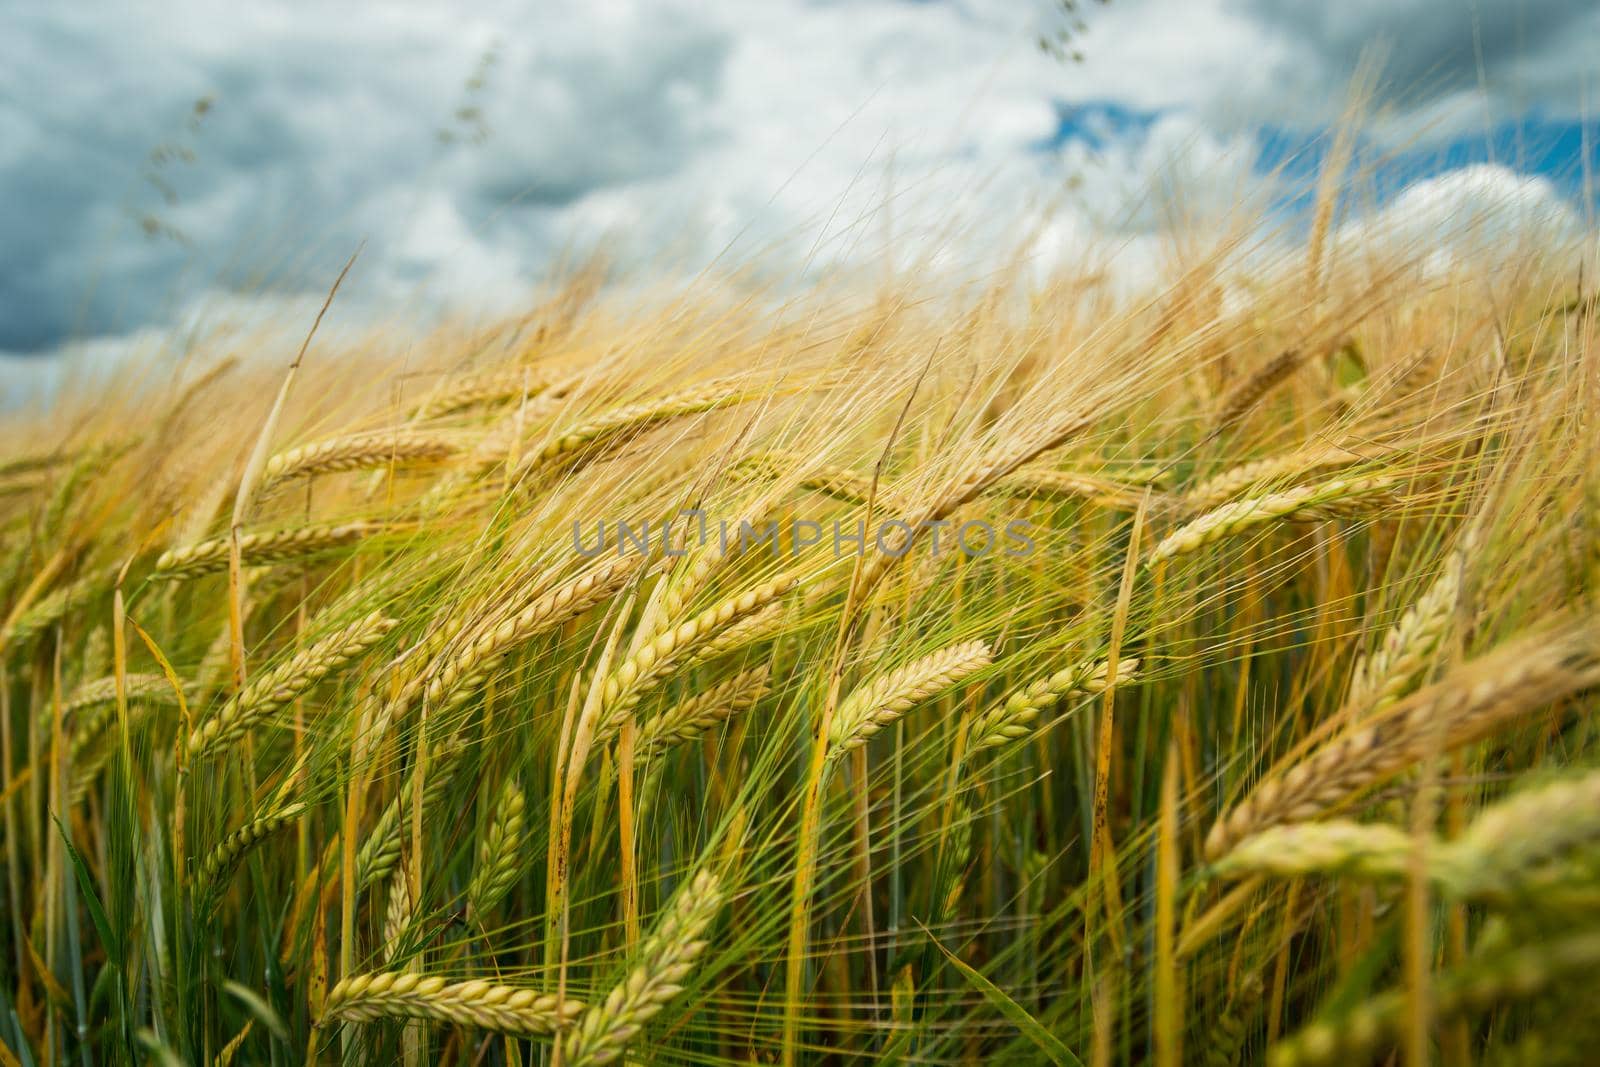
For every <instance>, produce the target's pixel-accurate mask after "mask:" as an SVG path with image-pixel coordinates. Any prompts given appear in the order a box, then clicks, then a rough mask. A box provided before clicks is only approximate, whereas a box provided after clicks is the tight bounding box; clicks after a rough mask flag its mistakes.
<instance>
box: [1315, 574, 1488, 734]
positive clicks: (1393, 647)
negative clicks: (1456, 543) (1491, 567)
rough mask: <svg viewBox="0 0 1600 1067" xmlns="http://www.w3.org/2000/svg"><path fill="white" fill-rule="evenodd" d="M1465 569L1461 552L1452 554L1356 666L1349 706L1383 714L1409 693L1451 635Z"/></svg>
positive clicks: (1347, 700) (1348, 701) (1352, 678)
mask: <svg viewBox="0 0 1600 1067" xmlns="http://www.w3.org/2000/svg"><path fill="white" fill-rule="evenodd" d="M1465 565H1466V560H1465V556H1464V555H1463V554H1462V553H1459V552H1457V553H1452V555H1451V557H1450V560H1449V561H1448V562H1447V563H1446V564H1445V568H1444V570H1443V571H1442V572H1441V573H1440V574H1439V576H1438V577H1437V578H1435V579H1434V581H1433V584H1432V585H1430V586H1429V587H1428V590H1427V592H1425V593H1423V594H1422V596H1421V597H1420V598H1419V599H1418V600H1417V602H1416V603H1415V604H1413V605H1411V607H1409V608H1407V609H1406V613H1405V614H1404V615H1402V616H1401V617H1400V621H1399V622H1397V623H1395V624H1394V626H1393V627H1392V628H1390V630H1389V632H1388V633H1386V634H1384V636H1383V644H1382V645H1380V646H1379V647H1378V648H1377V649H1376V650H1375V651H1374V652H1373V653H1372V655H1370V656H1367V657H1364V658H1363V659H1361V660H1359V661H1357V663H1356V665H1355V669H1354V670H1353V671H1352V672H1351V676H1350V690H1349V693H1348V695H1347V696H1346V697H1345V702H1346V703H1349V704H1367V705H1370V706H1371V708H1372V709H1373V710H1374V711H1379V710H1382V709H1383V708H1386V707H1388V706H1389V705H1391V704H1393V703H1394V702H1395V701H1397V700H1399V699H1400V698H1401V697H1403V696H1405V695H1406V694H1407V693H1408V692H1410V691H1411V689H1412V688H1413V686H1414V684H1415V682H1416V681H1417V679H1418V678H1419V677H1421V675H1422V673H1423V672H1424V671H1426V670H1427V669H1428V666H1429V665H1430V663H1431V662H1432V660H1433V655H1434V653H1435V652H1436V651H1437V650H1438V648H1439V646H1440V644H1441V643H1442V642H1443V641H1444V637H1445V634H1446V633H1448V632H1449V629H1450V622H1451V620H1452V619H1453V618H1454V617H1455V610H1456V597H1457V595H1458V594H1459V592H1460V590H1461V577H1462V571H1463V570H1464V568H1465Z"/></svg>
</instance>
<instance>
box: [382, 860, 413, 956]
mask: <svg viewBox="0 0 1600 1067" xmlns="http://www.w3.org/2000/svg"><path fill="white" fill-rule="evenodd" d="M415 912H416V901H414V900H412V899H411V878H410V876H409V875H408V874H407V873H406V871H405V870H404V869H402V870H401V871H399V872H398V873H397V874H396V875H395V876H394V877H393V878H391V879H389V899H388V900H387V901H385V902H384V906H383V965H384V966H385V967H392V966H393V965H394V960H395V956H397V955H398V954H399V952H400V948H401V943H402V942H403V941H404V940H405V936H406V931H407V930H409V929H410V928H411V917H412V915H413V914H414V913H415Z"/></svg>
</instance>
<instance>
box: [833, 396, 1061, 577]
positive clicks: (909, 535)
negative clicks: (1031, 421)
mask: <svg viewBox="0 0 1600 1067" xmlns="http://www.w3.org/2000/svg"><path fill="white" fill-rule="evenodd" d="M1092 422H1093V420H1092V419H1090V418H1089V417H1088V416H1086V415H1083V414H1081V413H1079V412H1068V413H1066V414H1064V415H1061V416H1059V417H1057V418H1056V419H1055V421H1054V422H1052V423H1050V424H1049V425H1048V426H1047V427H1046V428H1045V429H1044V430H1043V431H1042V432H1040V433H1036V434H1033V435H1030V436H1026V437H1023V438H1022V439H1021V440H1020V441H1018V442H1016V443H1014V444H1007V445H1001V446H997V447H995V448H992V449H990V451H989V452H988V453H986V454H985V455H984V456H983V457H982V458H981V459H980V460H979V461H978V462H976V463H973V464H972V465H970V466H968V467H965V468H963V469H962V470H961V471H959V472H958V473H957V475H956V477H955V478H954V479H952V480H951V481H950V483H949V484H948V485H946V486H945V488H944V489H943V490H942V491H941V492H940V493H939V494H938V495H936V496H935V497H933V498H932V500H930V501H929V502H928V503H927V504H926V505H924V506H923V507H922V508H921V509H919V510H917V511H914V512H908V513H907V514H906V516H905V517H904V518H903V519H902V520H901V525H899V526H896V527H895V528H894V531H893V536H892V537H891V538H890V539H889V543H887V544H883V545H880V546H879V547H880V548H881V549H882V551H880V552H875V553H873V554H871V555H869V556H868V557H867V558H866V559H865V560H864V561H863V563H862V565H861V567H860V568H859V570H858V571H857V574H856V577H855V581H854V588H855V593H856V597H855V599H856V602H857V603H862V602H864V601H865V600H866V598H867V596H868V594H870V593H871V592H872V590H873V589H875V588H876V587H877V585H878V583H879V582H881V581H882V580H883V578H884V576H885V575H886V574H888V573H889V571H890V570H891V569H892V568H893V567H894V566H895V564H896V563H897V562H898V561H899V560H901V559H903V558H904V557H905V556H906V555H907V553H909V551H910V549H911V546H912V544H913V542H914V541H915V540H916V539H917V537H919V536H920V535H921V533H922V531H923V530H925V529H928V528H929V526H930V524H932V523H935V522H938V521H939V520H941V519H945V518H949V516H950V514H951V513H952V512H954V511H955V510H956V509H957V508H960V507H962V506H963V505H965V504H968V503H971V502H972V501H973V500H976V499H977V498H978V497H980V496H982V495H983V494H984V493H985V492H987V491H988V490H989V489H990V488H991V487H992V486H993V485H994V484H995V483H996V482H998V481H1000V479H1002V478H1004V477H1005V476H1006V475H1008V474H1011V473H1012V472H1013V471H1015V470H1017V469H1018V468H1019V467H1021V466H1022V465H1023V464H1025V463H1029V462H1031V461H1033V460H1035V459H1038V458H1039V457H1040V456H1041V455H1043V454H1044V453H1046V452H1048V451H1050V450H1051V449H1054V448H1058V447H1060V446H1061V445H1062V444H1064V443H1065V442H1066V441H1067V440H1069V439H1070V438H1072V437H1074V436H1076V435H1077V434H1080V433H1082V432H1083V431H1084V430H1086V429H1087V428H1088V427H1089V426H1090V425H1092ZM884 525H885V526H888V525H889V524H888V523H885V524H884Z"/></svg>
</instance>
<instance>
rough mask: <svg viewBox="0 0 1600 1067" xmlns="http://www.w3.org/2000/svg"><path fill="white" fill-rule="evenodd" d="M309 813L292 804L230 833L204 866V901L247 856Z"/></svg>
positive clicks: (201, 890) (200, 884)
mask: <svg viewBox="0 0 1600 1067" xmlns="http://www.w3.org/2000/svg"><path fill="white" fill-rule="evenodd" d="M305 810H306V806H305V805H304V804H290V805H289V806H288V807H286V808H283V809H282V810H280V811H276V812H273V813H272V814H271V815H264V816H262V817H261V818H259V819H255V820H253V821H251V822H247V823H245V824H244V825H243V826H241V827H239V829H237V830H235V831H234V832H233V833H231V834H229V835H228V836H227V837H226V838H225V839H224V840H223V841H222V843H221V844H219V845H217V847H216V848H214V849H212V850H211V852H210V853H209V854H208V855H207V856H206V858H205V859H204V860H203V861H201V863H200V872H199V886H200V896H201V897H202V898H204V897H205V896H207V895H208V894H210V893H212V892H216V891H220V890H221V889H222V886H223V883H224V882H225V881H226V880H227V878H228V876H229V875H230V874H232V873H233V870H234V868H235V867H237V866H238V865H239V864H240V862H242V861H243V860H244V857H245V854H246V853H248V852H249V851H250V850H251V849H253V848H255V847H256V846H257V845H259V844H260V843H261V842H262V841H264V840H266V838H268V837H270V836H271V835H273V834H275V833H277V832H278V831H279V830H283V829H286V828H287V827H289V826H291V825H293V824H294V822H295V820H297V819H298V818H300V816H301V815H302V814H304V812H305Z"/></svg>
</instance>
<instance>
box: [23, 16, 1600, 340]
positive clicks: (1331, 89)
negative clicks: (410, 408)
mask: <svg viewBox="0 0 1600 1067" xmlns="http://www.w3.org/2000/svg"><path fill="white" fill-rule="evenodd" d="M1058 11H1059V8H1058V5H1055V4H1053V3H1051V2H1050V0H938V2H933V3H908V2H905V0H853V2H851V3H837V2H832V3H825V2H810V0H762V2H760V3H752V2H750V0H591V2H589V3H586V4H571V3H566V2H564V0H479V2H476V3H474V4H471V5H450V4H437V3H432V2H423V0H349V2H346V3H341V4H337V5H326V4H310V3H300V2H296V0H276V2H264V3H254V4H247V5H228V6H224V5H217V4H214V3H210V2H203V0H169V2H167V3H164V4H163V5H161V6H160V7H159V8H158V9H151V8H144V9H142V10H137V11H136V10H133V9H132V8H131V7H128V8H124V7H122V6H116V5H95V6H93V7H90V6H89V5H75V4H55V5H47V4H32V5H28V4H24V5H12V6H10V7H9V8H8V9H7V11H6V12H5V14H3V15H0V23H3V25H0V52H3V53H4V54H3V56H0V204H4V205H5V210H4V211H0V351H11V352H41V351H45V350H49V349H52V348H54V347H55V346H58V345H59V344H61V343H62V342H63V341H65V340H67V339H69V338H82V337H95V336H107V335H119V334H123V333H127V332H129V331H132V330H135V329H137V328H139V327H141V326H145V325H149V324H162V323H169V322H175V321H180V320H183V319H185V318H193V316H194V314H195V309H196V308H204V307H206V306H208V305H210V304H216V303H222V304H227V303H228V302H229V301H231V300H235V298H250V299H253V298H262V299H263V300H265V301H269V302H270V301H272V300H275V299H277V298H279V297H288V298H291V299H292V298H297V297H301V296H304V295H305V294H314V293H320V292H321V291H322V290H323V288H324V287H325V286H326V285H327V284H328V281H329V279H330V278H331V277H332V275H333V274H334V273H335V271H336V270H337V269H338V266H339V265H340V264H341V263H342V262H343V261H344V259H345V258H346V257H347V256H348V255H349V253H350V251H351V250H352V249H353V248H354V247H355V246H356V245H357V244H358V243H360V242H363V241H365V242H366V252H365V253H364V254H363V256H362V259H361V263H360V265H359V267H358V269H357V272H356V274H355V276H354V277H353V279H352V284H351V286H350V287H349V288H348V289H347V290H346V292H345V295H344V297H342V298H341V303H344V304H355V305H357V306H360V305H361V304H362V302H365V306H368V307H371V308H374V309H378V310H386V309H392V308H404V309H407V310H408V311H410V310H416V309H419V308H443V307H463V308H468V309H473V308H482V309H493V308H496V307H504V306H507V305H509V304H512V303H514V302H515V301H517V300H518V299H521V298H523V296H524V294H525V292H526V290H527V287H528V286H530V285H531V284H533V283H534V282H535V281H536V280H538V279H539V278H540V277H541V275H542V274H543V273H544V272H545V271H547V270H548V269H549V265H550V264H551V263H552V262H553V261H555V260H556V259H558V258H559V257H560V256H562V255H563V254H564V253H566V252H567V251H569V250H572V249H577V250H580V251H581V250H582V249H584V248H586V247H588V246H591V245H593V244H594V243H595V242H597V241H601V240H604V241H606V242H607V243H608V246H609V247H610V248H612V249H613V251H614V253H615V254H616V256H617V257H618V258H619V259H620V260H621V261H622V262H624V263H625V264H628V263H631V264H646V265H649V266H652V267H658V266H662V265H663V264H665V265H666V266H675V267H678V268H685V267H687V268H693V267H695V266H697V265H700V264H703V263H705V262H707V261H709V260H711V259H713V258H714V257H716V256H717V255H718V254H719V253H723V252H726V251H729V250H732V252H733V253H734V254H737V255H755V254H760V253H761V252H763V251H764V250H767V249H770V248H772V247H773V246H774V245H783V246H784V249H785V251H784V255H785V256H787V257H789V258H792V259H793V260H796V261H805V262H813V263H822V264H826V263H834V262H860V261H866V260H869V259H872V258H873V257H875V256H879V255H882V254H884V252H885V250H886V249H892V251H893V254H894V255H896V256H898V257H900V258H902V259H903V260H906V261H910V260H912V259H915V258H916V257H919V256H923V255H927V254H929V253H930V250H934V251H937V253H938V257H939V258H938V259H937V262H941V263H945V264H949V263H952V262H959V261H962V260H963V259H964V258H965V259H967V260H973V259H976V258H979V257H981V255H982V254H983V252H982V250H984V249H990V250H994V251H995V252H996V253H998V249H1000V248H1002V247H1005V246H1006V244H1007V243H1008V242H1011V241H1015V240H1016V239H1018V235H1019V234H1020V233H1023V232H1031V229H1032V228H1034V226H1033V224H1036V223H1037V221H1038V218H1039V213H1040V212H1041V211H1044V210H1050V211H1053V212H1054V215H1053V221H1052V222H1051V223H1050V225H1049V229H1048V233H1047V239H1044V240H1042V241H1041V245H1040V247H1041V248H1049V249H1051V250H1052V254H1056V255H1070V254H1072V248H1071V244H1072V242H1080V243H1081V242H1083V241H1088V240H1091V239H1092V238H1093V237H1094V236H1095V234H1096V233H1097V232H1103V231H1104V228H1105V227H1107V226H1111V227H1114V228H1116V227H1120V228H1121V229H1122V230H1123V232H1124V235H1126V231H1127V230H1129V229H1133V230H1139V229H1146V228H1150V227H1154V226H1157V225H1160V224H1161V220H1162V219H1163V218H1164V217H1165V216H1164V215H1163V214H1162V212H1161V211H1159V210H1155V209H1154V208H1153V207H1152V205H1151V204H1150V203H1149V201H1148V200H1144V199H1142V198H1143V194H1144V193H1145V191H1146V190H1147V189H1148V188H1149V186H1150V185H1151V184H1152V182H1153V179H1155V178H1156V177H1157V176H1159V178H1160V183H1159V184H1160V185H1161V186H1162V188H1163V189H1167V190H1169V191H1170V190H1172V189H1174V188H1176V189H1179V190H1180V191H1183V192H1184V193H1185V195H1187V196H1189V197H1190V198H1191V200H1192V201H1193V202H1196V203H1201V204H1205V205H1211V206H1212V207H1215V208H1216V209H1218V210H1220V209H1221V208H1222V207H1223V206H1225V205H1226V203H1227V202H1228V201H1229V200H1231V199H1232V198H1233V197H1234V196H1236V195H1237V193H1238V191H1239V187H1240V185H1241V183H1243V182H1245V181H1247V180H1248V178H1249V159H1248V155H1249V151H1250V141H1249V138H1248V136H1241V135H1240V131H1241V130H1245V129H1248V128H1249V127H1250V126H1251V125H1252V124H1254V123H1258V122H1261V121H1268V120H1276V121H1283V122H1289V123H1298V124H1302V125H1305V126H1315V124H1317V123H1319V122H1322V121H1325V119H1326V118H1327V116H1328V115H1330V114H1332V113H1334V112H1335V111H1336V110H1337V107H1338V101H1339V97H1340V94H1341V91H1342V86H1343V84H1344V83H1345V81H1347V80H1348V78H1349V76H1350V73H1351V72H1352V70H1353V69H1354V65H1355V62H1356V58H1357V56H1358V55H1359V54H1360V53H1361V51H1362V49H1363V48H1364V47H1365V46H1366V44H1367V43H1368V42H1369V41H1370V40H1371V39H1373V37H1374V36H1387V37H1388V38H1389V39H1390V40H1391V41H1392V42H1393V45H1394V47H1393V48H1392V50H1391V53H1390V60H1389V67H1388V70H1389V74H1390V77H1391V82H1392V83H1393V84H1395V85H1397V86H1408V85H1409V86H1411V87H1412V90H1411V96H1410V97H1409V99H1410V101H1411V103H1412V105H1413V110H1414V111H1415V113H1416V114H1426V115H1429V116H1430V117H1433V116H1432V113H1431V112H1429V109H1430V108H1434V107H1435V106H1436V105H1437V103H1438V102H1439V101H1441V100H1448V99H1451V98H1452V97H1453V96H1454V94H1456V93H1457V91H1458V90H1461V89H1463V88H1468V89H1470V88H1472V87H1473V86H1475V85H1476V73H1475V71H1476V52H1475V51H1474V46H1473V41H1474V38H1473V36H1472V26H1473V12H1474V8H1472V7H1471V6H1470V5H1469V3H1468V0H1434V2H1431V3H1428V2H1423V0H1397V2H1379V0H1355V2H1352V3H1345V4H1339V5H1336V4H1299V3H1291V2H1289V0H1282V2H1270V3H1269V2H1267V0H1118V2H1116V3H1113V4H1111V5H1109V6H1107V7H1105V8H1096V9H1094V12H1093V17H1092V19H1091V22H1090V26H1089V28H1088V31H1087V32H1086V33H1085V34H1083V35H1082V37H1081V44H1082V47H1083V49H1084V52H1085V58H1084V61H1083V62H1082V63H1078V64H1063V63H1061V62H1058V61H1056V60H1054V59H1051V58H1050V57H1047V56H1044V55H1041V54H1040V53H1039V52H1038V51H1037V50H1035V49H1034V47H1033V41H1034V39H1035V37H1036V35H1037V34H1038V33H1039V32H1041V31H1042V30H1048V29H1049V28H1050V27H1051V26H1052V25H1053V24H1054V22H1053V20H1055V19H1057V18H1058V17H1059V15H1058ZM1053 12H1057V13H1053ZM1476 12H1477V14H1476V20H1477V26H1478V39H1479V40H1480V41H1481V42H1482V44H1483V56H1484V65H1485V69H1486V71H1487V73H1488V81H1489V83H1490V85H1491V89H1492V92H1494V93H1497V94H1501V95H1500V96H1497V97H1496V98H1495V100H1496V106H1500V103H1499V101H1500V100H1502V99H1504V100H1506V101H1512V100H1519V101H1520V103H1517V104H1516V105H1515V106H1518V107H1527V106H1531V105H1538V106H1542V107H1544V108H1546V109H1557V110H1560V109H1569V110H1570V109H1571V108H1572V107H1574V106H1575V105H1574V101H1575V100H1576V99H1577V96H1576V89H1575V87H1576V86H1577V85H1579V83H1580V80H1581V77H1582V76H1583V75H1584V74H1585V73H1586V72H1587V71H1589V70H1590V68H1591V67H1592V59H1591V58H1590V57H1591V55H1592V51H1587V50H1586V49H1588V48H1589V46H1590V44H1591V43H1592V39H1593V36H1594V34H1593V31H1594V29H1595V27H1596V20H1597V19H1600V6H1597V5H1591V4H1582V3H1576V2H1555V0H1528V2H1525V3H1518V2H1513V0H1477V8H1476ZM1419 85H1420V86H1422V87H1424V91H1423V92H1421V93H1420V94H1419V93H1418V92H1416V91H1415V87H1416V86H1419ZM1517 94H1520V96H1518V95H1517ZM1063 101H1068V102H1071V101H1112V102H1116V103H1118V104H1120V105H1125V106H1127V107H1128V108H1133V109H1138V110H1140V111H1141V112H1142V113H1147V114H1153V115H1155V116H1158V117H1157V119H1156V120H1155V121H1153V122H1151V123H1146V124H1143V125H1139V126H1137V127H1130V128H1129V129H1126V130H1122V131H1118V132H1117V133H1116V134H1115V135H1114V136H1112V137H1111V138H1110V139H1109V140H1107V141H1105V142H1104V143H1098V144H1096V145H1095V146H1093V148H1092V150H1091V149H1090V148H1089V147H1086V146H1085V145H1084V144H1083V143H1080V142H1077V141H1069V142H1068V143H1066V144H1062V145H1059V146H1058V148H1055V149H1052V150H1050V151H1045V150H1042V148H1041V146H1042V145H1046V144H1050V143H1052V141H1053V139H1054V138H1055V136H1056V134H1057V132H1058V129H1057V124H1058V121H1059V120H1058V115H1059V114H1060V110H1059V108H1058V105H1059V104H1061V103H1062V102H1063ZM201 102H204V103H203V104H202V105H201V106H200V107H199V108H198V109H197V104H200V103H201ZM1504 106H1506V107H1511V106H1512V104H1510V103H1507V104H1505V105H1504ZM1447 111H1448V109H1447ZM1444 119H1445V122H1446V123H1448V122H1455V123H1456V124H1457V128H1459V127H1460V126H1462V125H1463V124H1466V123H1468V122H1470V121H1476V119H1475V116H1473V115H1472V114H1470V113H1468V112H1464V111H1463V109H1460V108H1457V109H1456V110H1455V111H1454V112H1449V113H1447V114H1445V116H1444ZM1069 178H1071V179H1072V186H1073V191H1072V192H1071V193H1070V195H1064V190H1065V189H1066V187H1067V185H1068V179H1069ZM887 204H892V205H893V210H892V211H888V212H886V211H884V210H883V209H884V206H885V205H887ZM1130 204H1134V205H1139V204H1142V205H1143V206H1142V207H1140V208H1137V209H1136V208H1130V207H1129V206H1128V205H1130ZM964 208H965V210H964ZM1124 247H1131V246H1127V245H1126V244H1124ZM730 258H731V257H730ZM774 258H778V257H774Z"/></svg>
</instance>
